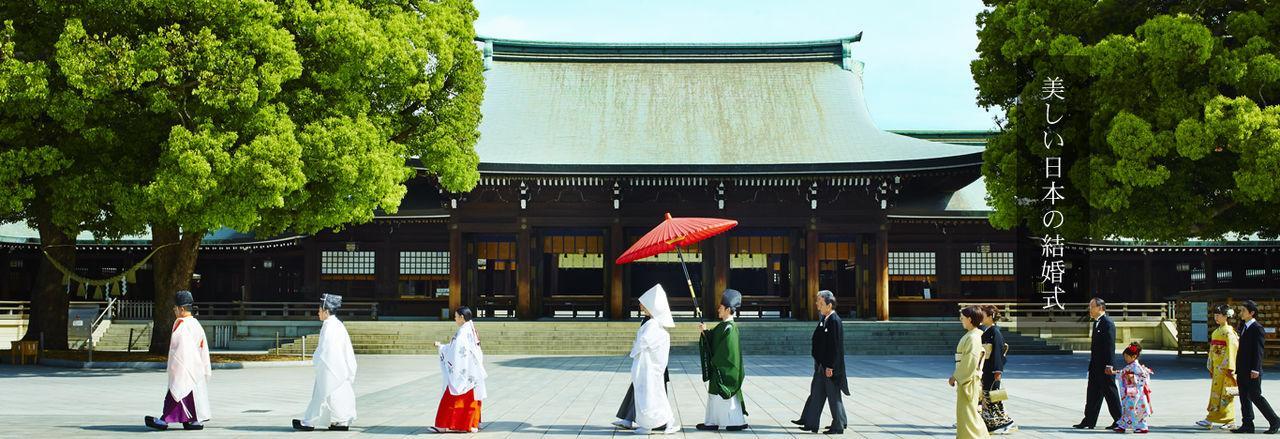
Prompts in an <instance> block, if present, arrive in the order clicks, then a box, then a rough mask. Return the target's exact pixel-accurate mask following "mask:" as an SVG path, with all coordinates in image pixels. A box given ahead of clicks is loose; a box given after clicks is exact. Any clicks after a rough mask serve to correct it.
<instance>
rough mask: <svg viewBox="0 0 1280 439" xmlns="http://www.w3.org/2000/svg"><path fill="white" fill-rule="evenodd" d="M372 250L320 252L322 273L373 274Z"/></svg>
mask: <svg viewBox="0 0 1280 439" xmlns="http://www.w3.org/2000/svg"><path fill="white" fill-rule="evenodd" d="M373 269H374V263H373V252H371V251H355V252H347V251H325V252H320V274H373Z"/></svg>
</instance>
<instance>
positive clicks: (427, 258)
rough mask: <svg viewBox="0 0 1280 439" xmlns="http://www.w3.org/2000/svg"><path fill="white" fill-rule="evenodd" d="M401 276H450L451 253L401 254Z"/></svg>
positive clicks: (411, 252) (420, 252)
mask: <svg viewBox="0 0 1280 439" xmlns="http://www.w3.org/2000/svg"><path fill="white" fill-rule="evenodd" d="M400 274H437V275H448V274H449V252H439V251H409V252H400Z"/></svg>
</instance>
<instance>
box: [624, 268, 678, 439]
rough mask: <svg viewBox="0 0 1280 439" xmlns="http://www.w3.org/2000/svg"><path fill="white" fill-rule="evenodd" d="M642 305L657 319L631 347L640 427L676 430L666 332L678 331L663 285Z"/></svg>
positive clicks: (646, 295)
mask: <svg viewBox="0 0 1280 439" xmlns="http://www.w3.org/2000/svg"><path fill="white" fill-rule="evenodd" d="M640 303H642V304H644V307H645V308H646V309H648V310H649V314H650V315H652V316H653V318H651V319H649V321H648V322H645V324H644V325H643V326H641V327H640V330H639V332H637V333H636V341H635V344H633V345H632V347H631V383H632V384H633V385H634V386H635V404H636V419H635V423H636V426H638V427H640V428H644V429H650V430H652V429H655V428H658V427H662V426H667V427H668V429H669V430H670V429H672V428H673V427H675V426H676V423H675V416H674V415H673V414H672V411H671V404H670V403H669V402H668V401H667V391H666V383H665V382H664V380H663V372H664V371H666V369H667V360H668V357H669V355H670V352H671V334H669V333H667V329H666V328H672V327H675V326H676V324H675V321H674V320H673V319H672V318H671V307H670V306H669V305H668V304H667V293H666V292H665V291H663V290H662V286H661V285H655V286H654V287H653V288H650V289H649V291H647V292H645V293H644V295H643V296H641V297H640Z"/></svg>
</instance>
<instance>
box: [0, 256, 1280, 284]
mask: <svg viewBox="0 0 1280 439" xmlns="http://www.w3.org/2000/svg"><path fill="white" fill-rule="evenodd" d="M1262 270H1263V271H1262V286H1263V287H1270V286H1272V285H1275V283H1274V282H1272V280H1271V252H1270V251H1266V252H1263V253H1262ZM0 282H2V281H0Z"/></svg>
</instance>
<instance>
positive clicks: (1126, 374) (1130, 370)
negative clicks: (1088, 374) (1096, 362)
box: [1115, 342, 1151, 433]
mask: <svg viewBox="0 0 1280 439" xmlns="http://www.w3.org/2000/svg"><path fill="white" fill-rule="evenodd" d="M1139 355H1142V346H1141V345H1139V344H1138V343H1137V342H1133V343H1132V344H1130V345H1129V347H1127V348H1125V349H1124V362H1125V363H1126V364H1125V366H1124V369H1120V370H1119V371H1118V372H1117V373H1116V379H1118V380H1120V420H1119V421H1116V429H1115V431H1116V433H1124V432H1125V430H1129V429H1132V430H1133V432H1134V433H1146V432H1147V418H1148V417H1150V416H1151V388H1150V386H1149V383H1148V382H1149V381H1150V380H1151V369H1147V367H1146V366H1143V365H1142V363H1139V362H1138V356H1139Z"/></svg>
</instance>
